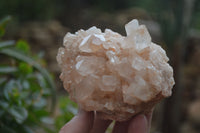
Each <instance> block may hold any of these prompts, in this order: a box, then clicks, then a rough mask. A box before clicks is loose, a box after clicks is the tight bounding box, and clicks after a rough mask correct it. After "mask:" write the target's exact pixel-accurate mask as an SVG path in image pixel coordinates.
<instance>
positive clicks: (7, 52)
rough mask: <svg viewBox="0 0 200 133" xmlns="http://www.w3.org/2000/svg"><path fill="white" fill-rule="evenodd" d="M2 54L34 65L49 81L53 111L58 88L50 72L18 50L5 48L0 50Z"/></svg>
mask: <svg viewBox="0 0 200 133" xmlns="http://www.w3.org/2000/svg"><path fill="white" fill-rule="evenodd" d="M0 53H2V54H5V55H8V56H11V57H13V58H16V59H19V60H21V61H24V62H27V63H28V64H30V65H32V66H33V67H35V68H36V69H37V70H38V71H39V72H40V73H41V74H42V75H43V76H44V77H45V79H46V80H47V82H48V84H49V85H50V91H51V94H52V106H51V109H52V110H53V109H54V107H55V103H56V93H55V92H56V87H55V84H54V82H53V79H52V78H51V76H50V74H49V73H48V71H47V70H46V69H44V68H43V67H42V66H40V64H38V63H37V62H35V61H34V60H33V59H32V58H30V57H29V56H27V55H24V54H23V53H20V52H18V51H17V50H14V49H9V48H5V49H0Z"/></svg>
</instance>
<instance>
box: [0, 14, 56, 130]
mask: <svg viewBox="0 0 200 133" xmlns="http://www.w3.org/2000/svg"><path fill="white" fill-rule="evenodd" d="M9 20H10V17H7V18H5V19H3V20H2V21H0V37H2V36H3V34H4V32H5V29H4V28H5V25H6V23H7V22H8V21H9ZM0 59H1V62H0V89H1V91H0V132H2V133H18V132H20V133H32V132H33V131H34V129H35V128H36V127H42V128H43V129H44V130H46V131H51V130H50V129H48V128H47V127H46V126H45V123H49V122H51V119H50V118H49V116H50V115H51V112H52V111H53V109H54V106H55V102H56V95H55V84H54V82H53V80H52V77H51V76H50V74H49V72H48V71H47V70H46V69H45V68H44V60H42V59H41V58H39V57H38V56H37V55H33V54H32V53H31V51H30V47H29V45H28V43H27V42H25V41H23V40H19V41H17V42H15V41H2V40H1V38H0ZM50 100H51V101H50ZM48 107H50V108H48Z"/></svg>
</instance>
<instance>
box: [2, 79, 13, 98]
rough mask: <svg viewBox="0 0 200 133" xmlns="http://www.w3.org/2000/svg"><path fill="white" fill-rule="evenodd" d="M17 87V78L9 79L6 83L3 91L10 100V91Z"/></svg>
mask: <svg viewBox="0 0 200 133" xmlns="http://www.w3.org/2000/svg"><path fill="white" fill-rule="evenodd" d="M15 87H16V82H15V80H9V81H8V83H7V84H6V85H5V87H4V90H3V93H4V97H5V98H6V99H7V100H10V96H9V95H10V93H11V92H12V89H13V88H15Z"/></svg>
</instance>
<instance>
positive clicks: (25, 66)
mask: <svg viewBox="0 0 200 133" xmlns="http://www.w3.org/2000/svg"><path fill="white" fill-rule="evenodd" d="M19 70H20V72H21V73H23V74H25V75H27V74H29V73H32V72H33V68H32V66H31V65H29V64H27V63H24V62H21V63H20V64H19Z"/></svg>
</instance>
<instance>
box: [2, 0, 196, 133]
mask: <svg viewBox="0 0 200 133" xmlns="http://www.w3.org/2000/svg"><path fill="white" fill-rule="evenodd" d="M134 18H136V19H138V20H139V23H140V24H145V25H146V26H147V28H148V30H149V32H150V34H151V36H152V40H153V42H155V43H157V44H160V45H161V46H162V47H163V48H164V49H165V50H166V52H167V55H168V56H169V58H170V62H169V63H170V64H171V65H172V66H173V68H174V74H175V81H176V84H175V86H174V89H173V95H172V96H171V97H170V98H167V99H166V100H163V101H162V102H161V103H159V105H157V106H156V108H155V111H154V116H153V122H152V129H151V133H199V132H200V59H199V57H200V1H199V0H0V89H1V91H0V132H1V133H19V132H20V133H45V132H48V133H55V132H58V131H59V129H60V128H61V127H62V126H63V125H64V124H65V123H66V122H67V121H69V120H70V119H71V118H72V117H73V116H74V114H76V113H77V105H76V104H75V103H73V102H71V101H70V100H69V99H68V96H67V92H66V91H65V90H64V89H63V87H62V83H61V81H60V80H59V74H60V70H59V67H58V65H57V62H56V54H57V50H58V48H59V47H61V46H62V41H63V37H64V35H65V34H66V33H67V32H72V33H74V32H75V31H77V30H79V29H88V28H89V27H91V26H97V27H99V28H101V29H102V31H103V30H104V29H105V28H110V29H112V30H113V31H116V32H119V33H120V34H122V35H125V29H124V25H125V24H126V23H127V22H129V21H130V20H132V19H134ZM110 130H111V127H110V129H109V130H108V131H107V132H108V133H109V132H110Z"/></svg>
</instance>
